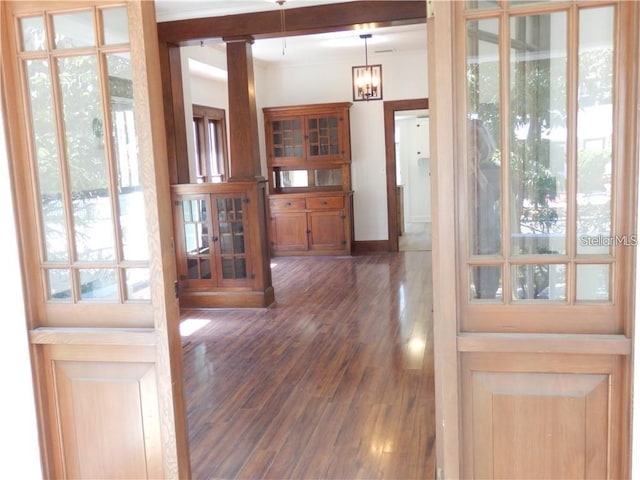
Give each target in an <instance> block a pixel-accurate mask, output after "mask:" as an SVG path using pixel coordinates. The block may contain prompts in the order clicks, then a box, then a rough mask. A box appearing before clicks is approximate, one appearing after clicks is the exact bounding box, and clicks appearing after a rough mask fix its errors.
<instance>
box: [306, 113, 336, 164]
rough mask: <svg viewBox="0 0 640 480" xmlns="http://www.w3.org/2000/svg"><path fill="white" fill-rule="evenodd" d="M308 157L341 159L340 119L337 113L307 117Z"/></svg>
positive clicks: (315, 159)
mask: <svg viewBox="0 0 640 480" xmlns="http://www.w3.org/2000/svg"><path fill="white" fill-rule="evenodd" d="M307 135H308V149H309V150H308V152H307V154H308V159H309V160H312V161H318V160H339V159H340V158H341V157H342V155H341V151H340V144H341V142H340V119H339V118H338V117H337V116H335V115H327V116H318V117H307Z"/></svg>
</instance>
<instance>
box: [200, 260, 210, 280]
mask: <svg viewBox="0 0 640 480" xmlns="http://www.w3.org/2000/svg"><path fill="white" fill-rule="evenodd" d="M200 278H203V279H207V280H209V279H211V261H210V260H209V259H207V258H201V259H200Z"/></svg>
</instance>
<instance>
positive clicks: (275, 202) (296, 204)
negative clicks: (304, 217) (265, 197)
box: [269, 198, 306, 210]
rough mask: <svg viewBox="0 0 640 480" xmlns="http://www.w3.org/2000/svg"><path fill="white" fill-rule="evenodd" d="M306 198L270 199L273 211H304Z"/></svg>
mask: <svg viewBox="0 0 640 480" xmlns="http://www.w3.org/2000/svg"><path fill="white" fill-rule="evenodd" d="M305 206H306V205H305V201H304V198H270V199H269V207H271V210H304V209H305Z"/></svg>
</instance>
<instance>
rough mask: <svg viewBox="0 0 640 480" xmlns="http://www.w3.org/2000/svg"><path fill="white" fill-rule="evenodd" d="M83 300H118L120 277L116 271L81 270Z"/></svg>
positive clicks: (81, 294)
mask: <svg viewBox="0 0 640 480" xmlns="http://www.w3.org/2000/svg"><path fill="white" fill-rule="evenodd" d="M79 272H80V298H81V299H82V300H118V297H119V295H118V275H117V274H116V270H115V269H98V268H92V269H81V270H79Z"/></svg>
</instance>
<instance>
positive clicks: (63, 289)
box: [47, 269, 73, 301]
mask: <svg viewBox="0 0 640 480" xmlns="http://www.w3.org/2000/svg"><path fill="white" fill-rule="evenodd" d="M47 276H48V278H47V281H48V284H49V287H48V291H47V300H50V301H70V300H71V299H72V298H73V291H72V289H71V273H70V272H69V270H68V269H50V270H47Z"/></svg>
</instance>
